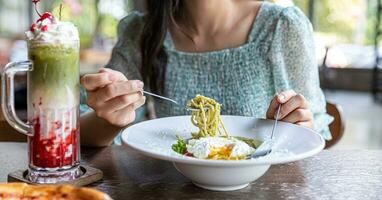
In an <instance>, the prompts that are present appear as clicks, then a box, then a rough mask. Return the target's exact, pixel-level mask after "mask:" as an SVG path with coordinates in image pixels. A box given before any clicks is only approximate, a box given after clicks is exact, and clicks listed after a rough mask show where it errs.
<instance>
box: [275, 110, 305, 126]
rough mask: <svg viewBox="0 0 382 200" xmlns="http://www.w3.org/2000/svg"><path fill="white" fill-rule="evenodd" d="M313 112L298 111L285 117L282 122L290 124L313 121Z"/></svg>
mask: <svg viewBox="0 0 382 200" xmlns="http://www.w3.org/2000/svg"><path fill="white" fill-rule="evenodd" d="M311 119H312V117H311V112H310V110H308V109H296V110H294V111H293V112H291V113H290V114H289V115H287V116H286V117H284V118H283V119H282V121H284V122H289V123H293V124H294V123H297V122H305V121H309V120H311Z"/></svg>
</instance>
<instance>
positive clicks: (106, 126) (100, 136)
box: [81, 111, 122, 147]
mask: <svg viewBox="0 0 382 200" xmlns="http://www.w3.org/2000/svg"><path fill="white" fill-rule="evenodd" d="M121 130H122V128H121V127H118V126H113V125H112V124H110V123H108V122H107V121H105V120H104V119H101V118H99V117H97V115H96V114H95V112H94V111H89V112H87V113H84V114H82V115H81V145H84V146H93V147H104V146H109V145H110V144H111V143H112V142H113V139H114V137H115V136H117V134H118V133H119V132H120V131H121Z"/></svg>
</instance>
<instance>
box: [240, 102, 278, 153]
mask: <svg viewBox="0 0 382 200" xmlns="http://www.w3.org/2000/svg"><path fill="white" fill-rule="evenodd" d="M280 109H281V104H280V105H279V106H278V108H277V114H276V119H275V121H274V123H273V127H272V133H271V138H270V139H268V140H265V141H264V142H263V143H261V145H260V146H259V147H258V148H257V149H256V150H255V152H254V153H253V154H251V155H249V156H248V157H247V159H252V158H258V157H262V156H265V155H267V154H269V153H271V151H272V147H273V145H274V140H273V135H274V133H275V130H276V126H277V121H278V119H279V117H280V116H279V115H280Z"/></svg>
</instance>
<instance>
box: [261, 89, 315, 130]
mask: <svg viewBox="0 0 382 200" xmlns="http://www.w3.org/2000/svg"><path fill="white" fill-rule="evenodd" d="M280 104H282V106H281V109H280V115H279V120H281V121H284V122H289V123H293V124H298V125H302V126H306V127H308V128H311V129H312V128H313V114H312V112H311V111H310V109H309V103H308V102H307V101H306V99H305V97H304V96H303V95H301V94H297V93H296V92H295V91H293V90H288V91H284V92H281V93H280V94H277V95H276V96H275V97H274V98H273V99H272V101H271V104H270V105H269V108H268V111H267V119H275V118H276V114H277V113H276V112H277V108H278V106H279V105H280Z"/></svg>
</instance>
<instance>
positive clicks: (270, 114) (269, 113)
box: [266, 95, 280, 119]
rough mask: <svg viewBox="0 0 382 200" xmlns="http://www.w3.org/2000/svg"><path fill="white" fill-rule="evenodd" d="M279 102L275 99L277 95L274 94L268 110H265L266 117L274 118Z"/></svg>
mask: <svg viewBox="0 0 382 200" xmlns="http://www.w3.org/2000/svg"><path fill="white" fill-rule="evenodd" d="M279 105H280V103H279V102H278V100H277V95H275V96H274V97H273V99H272V101H271V103H270V104H269V107H268V110H267V114H266V115H267V119H275V113H276V111H277V108H278V106H279Z"/></svg>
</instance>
